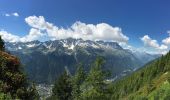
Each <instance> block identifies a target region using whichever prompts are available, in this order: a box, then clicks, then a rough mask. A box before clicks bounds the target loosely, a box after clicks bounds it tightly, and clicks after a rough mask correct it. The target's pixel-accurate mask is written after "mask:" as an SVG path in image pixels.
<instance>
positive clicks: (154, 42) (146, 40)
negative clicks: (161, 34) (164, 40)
mask: <svg viewBox="0 0 170 100" xmlns="http://www.w3.org/2000/svg"><path fill="white" fill-rule="evenodd" d="M141 40H142V41H143V43H144V45H145V46H146V47H151V48H154V49H159V50H165V49H167V48H168V46H166V45H164V44H161V45H159V44H158V42H157V40H153V39H151V38H150V37H149V36H148V35H145V36H143V37H142V38H141Z"/></svg>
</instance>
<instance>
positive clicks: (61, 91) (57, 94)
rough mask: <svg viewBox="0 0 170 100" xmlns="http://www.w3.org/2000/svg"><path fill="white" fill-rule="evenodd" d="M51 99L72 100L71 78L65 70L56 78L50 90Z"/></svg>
mask: <svg viewBox="0 0 170 100" xmlns="http://www.w3.org/2000/svg"><path fill="white" fill-rule="evenodd" d="M52 92H53V93H52V97H51V98H52V99H54V100H56V99H57V100H71V99H72V94H71V93H72V84H71V77H70V75H69V74H68V73H67V71H66V70H65V71H64V73H63V74H62V75H61V76H60V77H59V78H58V80H57V81H56V83H55V84H54V88H53V89H52Z"/></svg>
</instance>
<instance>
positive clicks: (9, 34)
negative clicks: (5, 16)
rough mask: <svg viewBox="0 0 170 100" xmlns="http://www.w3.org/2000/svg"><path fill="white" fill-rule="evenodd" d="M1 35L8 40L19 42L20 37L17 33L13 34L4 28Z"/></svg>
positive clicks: (0, 32)
mask: <svg viewBox="0 0 170 100" xmlns="http://www.w3.org/2000/svg"><path fill="white" fill-rule="evenodd" d="M0 35H1V36H2V39H3V40H5V41H8V42H19V39H20V37H19V36H16V35H12V34H11V33H8V32H6V31H4V30H1V31H0Z"/></svg>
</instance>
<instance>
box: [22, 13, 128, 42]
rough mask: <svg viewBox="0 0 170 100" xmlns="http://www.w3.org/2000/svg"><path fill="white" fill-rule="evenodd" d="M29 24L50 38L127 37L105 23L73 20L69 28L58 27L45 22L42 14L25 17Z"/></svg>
mask: <svg viewBox="0 0 170 100" xmlns="http://www.w3.org/2000/svg"><path fill="white" fill-rule="evenodd" d="M25 21H26V23H28V25H29V26H31V27H33V28H36V29H39V30H42V31H46V33H47V35H48V36H49V37H50V39H65V38H68V37H72V38H82V39H85V40H106V41H116V42H123V43H126V42H127V41H128V40H129V38H128V37H127V36H125V35H124V34H123V33H122V30H121V28H119V27H112V26H110V25H108V24H106V23H99V24H97V25H93V24H85V23H82V22H79V21H77V22H75V23H74V24H73V25H72V26H70V28H67V29H65V28H59V27H57V26H55V25H53V24H52V23H49V22H46V21H45V19H44V17H43V16H39V17H37V16H29V17H27V18H25Z"/></svg>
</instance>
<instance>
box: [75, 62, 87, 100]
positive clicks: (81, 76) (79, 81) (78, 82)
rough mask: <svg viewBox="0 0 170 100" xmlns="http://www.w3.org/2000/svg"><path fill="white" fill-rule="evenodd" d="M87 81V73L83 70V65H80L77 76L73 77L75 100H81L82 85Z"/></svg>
mask: <svg viewBox="0 0 170 100" xmlns="http://www.w3.org/2000/svg"><path fill="white" fill-rule="evenodd" d="M84 80H85V72H84V69H83V65H82V64H79V65H78V67H77V70H76V72H75V75H74V76H73V77H72V84H73V91H72V96H73V99H74V100H80V94H81V92H82V90H81V87H80V86H81V85H82V83H83V82H84Z"/></svg>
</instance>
